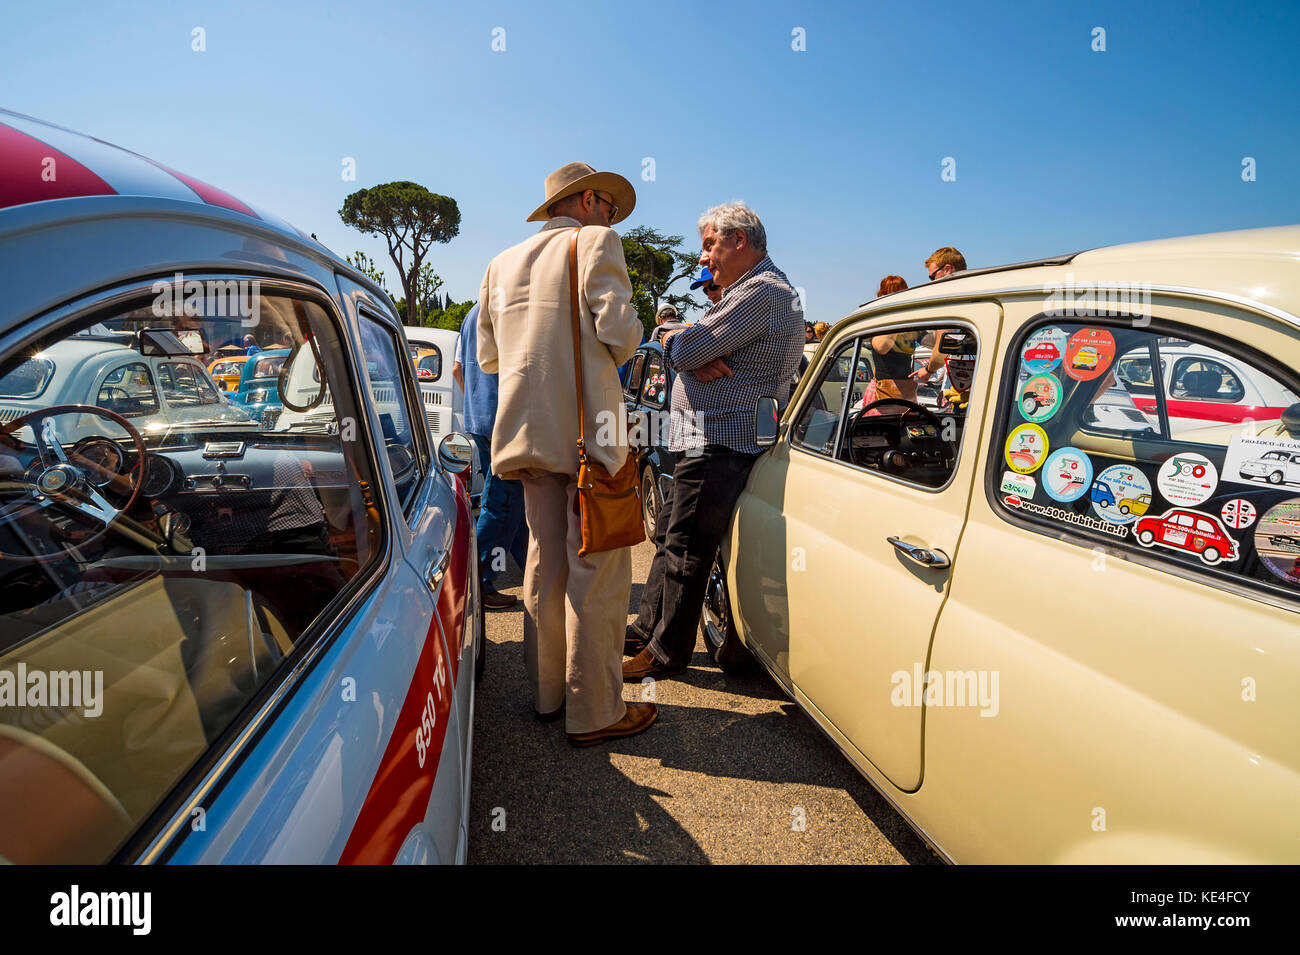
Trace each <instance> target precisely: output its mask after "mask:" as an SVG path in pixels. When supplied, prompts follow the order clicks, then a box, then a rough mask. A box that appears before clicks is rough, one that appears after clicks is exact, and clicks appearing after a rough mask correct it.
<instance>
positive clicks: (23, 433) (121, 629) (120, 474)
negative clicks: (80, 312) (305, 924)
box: [0, 298, 396, 863]
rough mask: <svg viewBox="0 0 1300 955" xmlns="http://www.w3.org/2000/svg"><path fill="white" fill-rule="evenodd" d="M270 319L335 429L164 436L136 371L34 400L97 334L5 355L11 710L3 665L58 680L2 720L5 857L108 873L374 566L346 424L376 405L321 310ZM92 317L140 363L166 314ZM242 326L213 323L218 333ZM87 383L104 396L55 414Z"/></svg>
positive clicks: (3, 593)
mask: <svg viewBox="0 0 1300 955" xmlns="http://www.w3.org/2000/svg"><path fill="white" fill-rule="evenodd" d="M263 312H264V315H263V321H264V322H265V321H268V317H267V314H266V313H267V312H269V313H270V318H269V321H270V322H271V323H272V326H271V328H269V329H267V331H268V332H273V333H274V334H275V335H276V336H277V338H276V340H279V338H280V337H281V336H284V337H288V338H291V339H292V340H293V341H294V342H295V343H296V344H297V345H298V346H302V345H303V344H304V343H306V342H313V343H316V344H315V347H311V348H302V347H298V348H297V349H296V350H295V354H297V355H299V356H301V357H302V360H303V361H310V362H313V363H316V362H318V361H319V366H318V367H317V369H316V370H317V373H318V375H319V377H320V379H321V380H324V381H327V382H330V383H331V384H332V385H333V387H332V388H331V389H329V390H330V392H331V393H332V395H333V397H334V399H335V404H336V405H341V407H332V409H331V410H332V411H333V414H334V417H335V427H333V428H332V429H327V430H326V431H324V432H322V431H320V430H317V429H313V430H310V431H308V430H301V431H299V430H294V429H293V428H292V427H288V426H286V427H285V428H283V429H280V430H274V429H266V428H262V427H261V426H260V425H259V424H258V423H257V422H255V421H252V420H251V419H248V418H247V417H246V416H245V417H244V418H243V419H242V420H233V421H232V420H216V419H214V420H211V421H205V420H204V419H203V417H202V415H201V414H200V415H197V416H196V414H195V412H194V411H193V410H192V409H191V410H190V411H189V412H187V417H186V418H185V419H184V420H183V421H181V420H178V421H174V422H170V421H164V422H163V423H162V425H161V426H160V425H159V422H158V419H157V415H156V412H157V411H158V402H157V398H156V395H155V396H153V397H152V399H151V398H150V395H151V394H152V389H153V388H154V387H156V383H155V382H151V381H149V380H148V378H147V376H145V375H142V374H139V373H138V372H136V371H133V370H129V369H122V368H118V369H117V370H116V372H112V373H110V374H116V375H117V377H116V378H115V379H113V380H112V381H93V382H84V383H75V382H72V383H66V384H67V388H65V387H64V385H65V383H61V382H60V381H59V380H58V379H59V372H58V369H57V368H56V369H55V371H54V374H53V376H52V380H51V381H50V382H48V383H47V387H46V388H45V389H44V391H43V392H42V393H41V394H39V395H37V396H35V397H31V393H32V387H31V384H32V365H31V361H32V358H33V356H34V355H36V354H39V353H40V352H41V351H42V349H48V348H49V346H51V345H52V344H53V343H54V342H56V341H59V340H65V339H68V338H72V337H74V336H76V335H77V334H78V332H79V331H82V330H83V329H85V328H86V326H87V325H88V324H89V323H88V322H81V323H78V325H77V326H76V327H73V328H64V329H61V330H59V331H58V332H55V333H52V334H51V336H50V337H49V338H48V339H47V340H46V341H43V342H42V343H40V344H39V345H38V346H37V347H35V348H28V349H25V350H24V353H23V354H18V355H10V356H6V357H5V359H4V360H3V361H0V409H3V412H2V413H0V418H3V421H4V423H3V425H0V702H5V701H6V700H5V697H4V694H5V692H6V684H5V682H4V680H3V676H2V674H3V672H5V671H7V672H9V673H12V674H15V675H16V676H15V679H17V675H20V674H23V673H26V674H28V675H29V676H30V675H32V674H45V675H49V676H47V677H46V678H45V679H48V681H49V682H48V685H47V686H45V688H44V689H43V690H41V692H40V694H39V695H38V694H37V693H36V690H37V689H38V687H37V685H36V683H32V684H31V685H30V686H27V687H25V688H21V687H18V686H16V685H15V684H13V683H10V684H9V685H8V692H10V693H11V694H13V693H15V692H17V693H24V694H25V695H26V696H27V705H7V706H0V858H4V859H7V860H9V861H14V862H49V863H55V862H61V863H67V862H99V861H102V860H103V859H104V858H105V857H106V856H107V854H108V853H110V852H111V851H112V850H113V849H114V847H116V846H117V845H118V844H119V843H120V841H121V840H122V838H123V837H124V836H125V835H127V834H128V833H129V831H130V829H131V828H132V826H133V825H134V824H135V823H137V822H138V821H139V820H140V819H142V818H144V817H145V816H147V815H148V814H149V813H150V812H151V811H152V810H153V808H154V807H155V806H156V805H157V804H158V802H159V801H160V800H161V799H162V798H163V797H164V796H165V795H166V793H167V792H168V791H169V790H170V789H171V788H172V786H174V785H175V783H176V782H177V780H178V779H179V778H180V777H181V775H183V774H184V773H185V772H186V771H187V770H188V769H189V768H190V766H191V765H193V763H194V762H195V760H197V759H198V758H199V757H200V756H201V755H202V754H203V753H204V752H205V751H206V750H207V749H208V748H209V747H210V746H211V745H212V744H213V743H214V741H216V740H217V739H218V737H220V736H221V735H222V734H223V733H224V732H226V731H227V729H228V728H229V727H230V726H231V724H232V723H233V722H234V721H235V720H236V719H237V718H238V717H239V715H240V713H241V711H243V710H244V708H245V707H246V706H247V705H248V704H249V702H250V701H251V700H252V699H253V697H254V696H255V695H256V694H257V692H258V691H259V689H260V688H261V687H263V686H264V685H265V684H266V683H267V682H268V680H269V678H270V677H271V676H272V674H273V673H274V672H275V671H276V669H277V667H278V666H279V664H280V663H281V662H282V661H284V660H285V658H286V657H288V656H289V655H290V654H292V653H293V652H294V649H295V646H296V645H298V643H299V642H300V641H301V639H302V637H303V635H304V633H306V632H307V631H308V630H309V628H310V627H311V625H312V623H313V621H314V620H316V619H317V618H318V617H320V615H321V612H322V611H323V610H324V609H325V608H326V606H327V605H329V604H330V603H331V601H333V600H334V599H335V598H336V597H337V596H338V594H339V593H340V591H343V590H344V589H345V588H346V587H347V584H348V581H350V580H352V579H353V578H354V577H356V576H357V574H358V572H359V570H360V568H361V567H362V566H363V565H365V564H366V563H367V561H368V560H369V559H370V557H371V555H373V554H375V553H376V552H377V548H378V542H379V534H380V524H379V512H378V510H377V506H376V502H375V500H374V496H373V492H372V490H371V489H372V488H373V487H374V482H375V480H376V478H375V473H374V472H373V470H372V467H371V465H370V463H369V459H368V457H367V456H366V454H364V453H358V449H360V448H362V447H363V445H362V444H361V443H360V442H357V441H347V442H345V441H343V440H342V439H341V436H340V433H339V428H338V427H337V421H338V420H341V419H343V418H345V417H347V416H352V417H353V419H354V420H355V417H356V416H357V415H358V414H359V413H360V412H359V411H358V406H357V404H356V402H355V399H354V389H353V387H352V386H351V385H350V383H349V382H348V380H347V372H346V370H345V368H344V365H343V358H342V356H343V354H344V349H343V345H342V342H341V340H340V339H339V336H338V333H337V331H336V330H335V327H334V324H333V323H332V322H331V321H330V319H329V318H328V317H327V315H326V313H325V312H324V310H323V309H321V308H320V307H319V306H317V305H316V304H315V303H314V302H310V301H305V300H299V299H289V298H283V299H281V300H278V301H277V302H276V303H274V305H273V306H270V305H266V304H264V306H263ZM96 319H97V321H98V325H97V330H98V331H99V332H101V333H102V332H103V330H105V329H107V330H108V331H109V332H110V333H111V334H112V335H113V339H112V340H111V341H108V340H106V341H105V344H104V347H106V348H107V347H113V348H120V347H121V346H120V340H121V338H122V337H123V336H125V337H127V338H130V337H132V336H134V340H135V341H136V342H137V346H136V347H138V348H140V350H141V357H142V362H141V363H140V364H139V365H138V368H141V369H143V368H146V367H147V365H148V356H147V354H146V353H147V352H148V351H149V345H148V342H149V339H150V335H141V334H140V331H141V330H142V329H144V328H146V327H148V328H151V329H154V330H155V332H154V334H155V335H156V333H157V332H158V331H159V330H165V327H166V326H167V323H168V321H169V320H168V319H166V318H163V319H159V317H158V316H156V315H154V314H152V313H151V312H150V310H149V309H148V308H143V309H136V310H134V311H126V312H123V313H120V314H116V315H113V316H102V315H101V316H96ZM189 323H190V324H192V319H191V320H190V322H189ZM205 324H206V323H205ZM227 331H228V329H227V328H225V327H224V326H222V325H221V324H220V323H216V322H214V323H211V325H210V327H207V328H206V329H205V332H206V334H205V336H204V337H205V338H207V339H209V340H211V341H214V342H218V343H220V342H221V341H222V337H221V336H222V335H223V334H224V333H226V332H227ZM237 331H238V332H240V333H242V332H243V331H244V330H243V329H237ZM168 337H169V338H171V336H168ZM78 340H79V341H83V342H90V343H93V342H94V341H96V340H97V339H95V338H94V336H85V335H83V336H82V337H81V338H79V339H78ZM172 340H173V341H174V340H175V339H172ZM140 342H144V343H145V344H143V345H141V344H139V343H140ZM202 357H204V356H200V361H194V360H192V359H189V358H183V359H177V360H175V361H172V362H171V364H173V365H175V366H177V369H181V368H182V366H183V371H184V372H187V373H189V374H190V375H191V376H192V377H191V379H190V380H191V382H192V384H193V394H194V396H195V398H196V400H198V401H199V402H200V403H202V401H203V396H204V395H206V393H207V392H208V391H209V390H211V391H212V393H213V394H214V395H217V402H219V403H220V404H216V403H214V404H213V405H212V406H213V407H220V406H224V404H225V403H227V402H229V400H230V399H229V397H227V396H225V395H220V394H219V393H218V392H217V391H216V390H215V389H213V386H212V384H211V382H210V380H208V379H207V375H206V372H205V371H204V370H203V366H204V364H206V362H203V363H200V362H201V360H202ZM199 376H201V377H199ZM74 385H75V386H76V387H77V388H80V389H81V391H80V392H79V393H82V394H85V395H88V396H91V398H92V399H97V400H95V403H94V404H90V403H88V402H87V403H82V402H75V403H68V404H56V403H55V402H56V401H58V400H59V398H58V396H60V395H65V394H69V393H70V391H69V390H68V389H69V388H72V386H74ZM317 393H318V396H319V400H323V396H324V389H321V388H319V386H318V388H317ZM24 395H27V396H28V397H26V398H23V397H21V396H24ZM15 396H17V397H15ZM83 401H84V399H83ZM146 413H150V414H153V415H154V416H153V417H150V418H149V422H150V426H149V428H148V429H147V430H145V431H144V432H142V431H141V430H140V429H138V428H137V427H136V426H135V424H133V421H135V422H143V421H144V420H145V419H144V416H145V415H146ZM395 470H396V468H395ZM58 674H62V675H63V676H62V677H60V679H62V680H63V681H64V684H63V685H64V689H67V687H68V686H70V685H71V684H70V683H69V682H68V681H70V680H72V679H73V676H72V675H74V674H80V675H82V676H84V677H85V680H86V681H88V682H87V684H86V686H85V689H86V691H87V692H89V689H90V686H89V683H90V682H91V681H93V680H99V681H102V694H100V695H99V696H98V698H97V699H96V700H95V701H94V706H93V707H92V706H88V705H87V702H88V701H87V699H86V698H85V697H86V693H83V694H82V699H80V700H79V701H76V702H77V703H78V704H79V705H69V703H68V698H67V696H66V694H65V695H64V696H63V697H60V698H58V699H56V698H55V697H54V694H53V692H52V691H53V686H54V681H55V679H56V678H55V676H53V675H58ZM31 680H36V677H30V679H29V682H31ZM38 682H41V681H38ZM10 702H12V701H10ZM96 708H97V709H98V710H99V712H96V713H93V715H88V714H89V713H90V711H91V710H93V709H96Z"/></svg>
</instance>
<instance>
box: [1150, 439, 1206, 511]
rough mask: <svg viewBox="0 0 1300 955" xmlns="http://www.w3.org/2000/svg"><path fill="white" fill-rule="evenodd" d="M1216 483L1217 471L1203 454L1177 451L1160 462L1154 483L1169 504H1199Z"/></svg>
mask: <svg viewBox="0 0 1300 955" xmlns="http://www.w3.org/2000/svg"><path fill="white" fill-rule="evenodd" d="M1218 484H1219V471H1218V469H1217V468H1216V467H1215V466H1214V462H1213V461H1211V460H1210V459H1209V458H1207V457H1206V456H1205V455H1203V454H1197V453H1196V452H1195V451H1180V452H1179V453H1177V454H1174V455H1173V456H1172V457H1170V458H1169V460H1167V461H1165V462H1164V463H1163V464H1161V465H1160V473H1159V474H1158V475H1157V476H1156V486H1157V487H1159V488H1160V493H1161V494H1163V495H1164V496H1165V500H1167V501H1168V502H1169V503H1170V504H1200V503H1201V502H1202V501H1206V500H1209V497H1210V495H1211V494H1213V493H1214V489H1215V488H1216V487H1218Z"/></svg>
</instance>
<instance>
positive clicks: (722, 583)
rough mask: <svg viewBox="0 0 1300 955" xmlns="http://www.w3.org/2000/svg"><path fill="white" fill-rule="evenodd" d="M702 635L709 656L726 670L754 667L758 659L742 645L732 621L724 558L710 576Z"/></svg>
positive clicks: (733, 670)
mask: <svg viewBox="0 0 1300 955" xmlns="http://www.w3.org/2000/svg"><path fill="white" fill-rule="evenodd" d="M700 633H701V634H702V635H703V637H704V647H705V649H706V650H708V651H709V656H710V657H711V658H712V659H713V662H714V663H716V664H717V665H718V667H719V668H721V669H722V670H724V671H726V672H727V673H736V672H739V671H742V670H745V669H747V668H749V667H750V666H752V665H753V662H754V658H753V657H752V656H750V653H749V651H748V650H746V649H745V645H744V644H743V643H741V642H740V634H738V633H737V632H736V625H735V621H733V620H732V617H731V595H730V594H729V593H727V575H726V572H725V571H724V569H723V567H722V558H721V556H718V557H715V558H714V559H713V569H712V570H711V571H710V572H709V583H708V586H707V588H706V589H705V591H704V609H703V610H702V611H701V613H700Z"/></svg>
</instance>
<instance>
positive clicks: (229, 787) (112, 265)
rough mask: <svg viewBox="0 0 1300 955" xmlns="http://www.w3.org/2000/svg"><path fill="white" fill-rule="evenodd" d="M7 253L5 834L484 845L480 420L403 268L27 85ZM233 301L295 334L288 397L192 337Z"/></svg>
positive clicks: (2, 471)
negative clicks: (290, 219)
mask: <svg viewBox="0 0 1300 955" xmlns="http://www.w3.org/2000/svg"><path fill="white" fill-rule="evenodd" d="M49 170H56V173H55V174H50V173H49ZM43 171H44V174H43ZM0 262H3V263H4V269H3V277H0V292H2V293H3V294H0V303H3V304H2V305H0V394H3V396H4V397H0V407H3V409H4V410H3V413H2V415H0V417H2V418H3V420H2V421H0V595H2V596H0V861H2V862H17V863H83V862H99V861H109V860H112V861H121V862H185V863H188V862H308V863H311V862H379V863H385V862H434V861H442V862H452V861H463V860H464V858H465V853H466V833H467V826H466V812H467V810H468V806H469V780H470V757H471V740H472V728H473V716H474V679H475V674H476V672H478V670H479V669H480V668H481V665H482V661H483V655H482V654H483V624H482V616H481V608H480V605H479V598H478V589H477V587H478V585H477V574H471V573H469V568H470V567H473V566H475V560H476V558H475V553H474V551H475V543H474V533H473V524H472V522H471V520H470V510H469V500H468V497H467V496H466V494H465V490H464V488H463V486H462V479H461V477H460V474H461V472H463V471H464V469H465V467H466V466H467V464H468V462H469V455H470V445H469V442H468V441H467V440H466V439H465V438H464V437H463V436H461V435H457V434H448V435H445V436H444V437H443V439H442V441H441V442H439V443H438V444H437V445H436V446H435V445H434V444H433V443H432V442H431V440H430V435H429V430H428V428H427V427H426V426H425V424H424V415H423V412H422V407H421V402H420V397H419V391H418V390H417V386H416V381H415V378H414V374H413V371H412V369H411V363H410V361H409V359H408V358H407V355H406V349H407V343H406V341H405V338H404V336H403V334H402V328H401V325H400V323H399V321H398V318H397V316H396V313H395V311H394V309H393V306H392V303H391V302H390V301H389V299H388V298H387V296H386V295H385V294H384V293H383V292H382V290H380V289H379V288H377V287H376V286H374V285H373V284H372V283H371V282H370V281H369V280H368V279H367V278H366V277H365V276H364V275H361V274H360V273H358V272H356V271H355V270H354V269H352V268H351V267H349V266H348V265H347V264H346V263H345V262H343V261H342V260H340V259H339V258H337V257H336V256H334V255H333V254H331V253H330V252H329V251H327V250H326V249H324V248H323V247H322V246H320V245H319V244H318V243H316V242H314V241H313V240H312V239H311V238H310V237H308V236H306V235H304V234H302V233H300V232H298V231H297V230H296V229H294V228H293V227H291V226H289V225H287V224H286V223H283V222H281V221H280V220H278V219H275V218H273V217H271V216H269V215H267V214H266V213H263V212H260V211H257V210H254V209H253V208H251V207H249V206H248V205H246V204H244V203H243V202H240V201H239V200H238V199H235V198H234V197H232V196H230V195H228V194H227V193H224V192H222V191H220V190H218V189H214V188H213V187H211V186H208V185H206V184H204V183H202V182H199V181H198V180H195V179H191V178H189V177H187V176H183V175H181V174H179V173H176V172H173V171H171V170H169V169H166V168H164V167H162V166H159V165H158V164H156V163H153V162H152V161H150V160H146V159H144V158H143V157H141V156H138V155H136V154H134V153H129V152H126V151H123V150H119V149H116V148H115V147H112V146H109V145H107V144H105V143H103V142H101V141H99V140H93V139H89V138H86V137H82V136H79V135H77V134H74V133H71V132H69V131H67V130H64V129H61V128H58V127H54V126H49V125H46V124H43V123H40V122H37V121H35V120H32V119H30V118H28V117H24V116H19V115H16V114H13V113H8V112H3V111H0ZM232 324H233V326H234V327H235V328H236V329H237V330H240V331H246V330H247V329H248V328H250V327H255V326H261V331H265V332H266V333H267V337H266V340H271V341H276V342H282V343H284V344H286V345H287V346H289V347H288V349H287V351H286V355H292V356H294V361H293V363H292V368H293V369H294V372H295V374H296V376H297V377H296V378H295V380H294V382H293V387H292V388H291V389H290V390H289V393H288V397H289V400H290V401H291V402H292V409H288V410H284V411H282V412H281V414H280V415H279V416H278V419H279V420H278V422H277V420H275V419H268V418H267V417H266V416H263V419H262V420H261V421H260V422H258V421H255V420H253V419H252V418H251V417H250V416H249V415H248V414H247V413H246V411H245V410H243V406H241V405H239V404H234V405H232V404H230V402H229V400H228V399H227V398H226V397H224V396H222V395H220V394H219V393H218V392H217V391H216V389H215V388H214V386H213V385H212V382H211V380H210V379H209V378H208V376H207V375H206V373H205V372H204V370H203V368H202V367H201V366H200V365H199V364H198V363H197V362H196V361H194V359H193V358H192V357H185V356H187V355H188V354H189V351H190V350H192V349H190V347H189V346H188V345H185V344H183V343H184V342H185V341H186V340H189V339H199V340H203V339H206V340H208V341H221V340H226V339H228V338H230V337H231V334H230V333H231V328H232ZM264 354H265V353H263V355H264ZM259 357H261V356H256V355H255V356H253V358H252V359H251V360H250V361H249V362H248V363H247V364H249V365H252V364H255V363H256V361H257V360H258V358H259ZM64 373H68V374H71V375H73V379H74V380H75V381H77V382H78V383H79V387H80V391H78V392H77V393H75V394H74V393H73V392H71V391H68V390H67V389H60V388H59V382H60V375H61V374H64ZM281 378H283V375H277V376H276V380H277V381H279V379H281ZM277 387H283V386H282V384H281V385H277ZM218 411H224V412H225V413H224V414H219V413H217V412H218ZM291 412H292V414H291ZM324 418H328V421H325V420H323V419H324ZM306 419H310V421H311V424H312V426H311V427H305V426H302V422H303V421H304V420H306ZM277 424H279V425H282V426H280V427H277Z"/></svg>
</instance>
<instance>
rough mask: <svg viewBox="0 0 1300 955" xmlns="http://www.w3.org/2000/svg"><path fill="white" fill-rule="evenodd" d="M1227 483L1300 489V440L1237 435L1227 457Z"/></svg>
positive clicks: (1225, 466) (1224, 463) (1225, 456)
mask: <svg viewBox="0 0 1300 955" xmlns="http://www.w3.org/2000/svg"><path fill="white" fill-rule="evenodd" d="M1223 480H1225V481H1232V482H1233V483H1234V484H1255V483H1259V482H1262V483H1266V484H1272V485H1273V486H1274V487H1282V486H1289V487H1300V441H1288V440H1286V439H1285V438H1247V437H1242V436H1241V435H1235V436H1234V437H1233V438H1232V440H1231V441H1230V442H1228V453H1227V454H1226V455H1224V458H1223Z"/></svg>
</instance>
